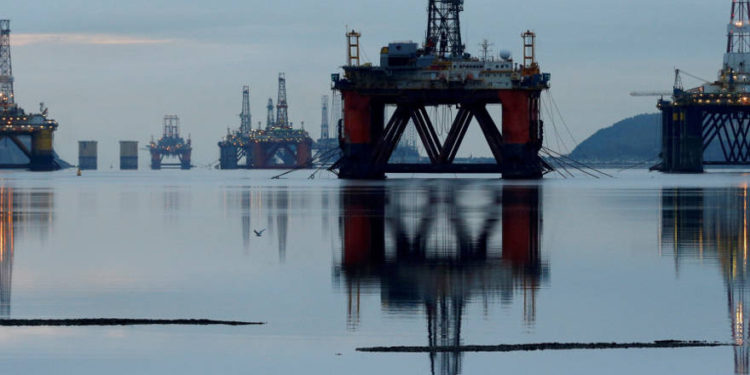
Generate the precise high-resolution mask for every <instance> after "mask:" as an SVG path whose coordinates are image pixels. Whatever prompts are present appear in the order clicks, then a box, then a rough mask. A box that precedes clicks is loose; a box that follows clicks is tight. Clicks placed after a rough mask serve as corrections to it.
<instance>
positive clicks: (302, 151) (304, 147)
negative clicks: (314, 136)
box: [297, 141, 312, 167]
mask: <svg viewBox="0 0 750 375" xmlns="http://www.w3.org/2000/svg"><path fill="white" fill-rule="evenodd" d="M297 166H298V167H310V166H312V141H304V142H300V143H297Z"/></svg>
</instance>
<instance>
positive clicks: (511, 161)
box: [332, 0, 551, 179]
mask: <svg viewBox="0 0 750 375" xmlns="http://www.w3.org/2000/svg"><path fill="white" fill-rule="evenodd" d="M461 11H463V0H429V3H428V22H427V25H428V26H427V37H426V39H425V42H424V44H423V46H422V47H420V46H418V44H417V43H414V42H396V43H390V44H388V46H386V47H383V48H382V49H381V53H380V66H372V65H370V64H364V65H362V64H360V58H359V52H360V51H359V39H360V37H361V34H360V33H358V32H356V31H354V30H352V32H350V33H348V34H347V40H348V61H347V65H346V66H344V67H343V69H344V76H343V77H341V76H340V75H338V74H334V75H333V76H332V80H333V86H334V89H336V90H338V91H339V92H340V93H341V96H342V98H343V102H344V105H343V108H344V110H343V111H344V121H343V125H342V134H341V145H342V146H341V148H342V152H343V157H342V159H341V160H340V161H339V162H338V163H337V164H336V166H337V167H338V169H339V176H340V177H341V178H353V179H381V178H384V177H385V173H399V172H402V173H419V172H424V173H502V175H503V177H504V178H540V177H541V176H542V175H543V174H544V172H545V171H546V170H549V169H551V168H550V167H549V165H547V164H546V163H545V162H544V161H543V160H542V159H541V158H540V157H539V155H538V152H539V150H540V148H541V145H542V137H543V123H542V121H541V119H540V116H539V96H540V94H541V92H542V91H543V90H546V89H548V88H549V80H550V75H549V74H547V73H542V72H541V71H540V69H539V65H538V64H537V61H536V57H535V37H536V35H535V34H534V33H533V32H531V31H527V32H525V33H523V35H522V37H523V41H524V60H523V64H516V63H514V61H513V59H512V58H511V55H510V53H508V52H503V53H501V54H500V57H499V58H498V59H495V58H490V59H478V58H473V57H471V56H470V55H469V54H468V53H466V52H465V45H464V44H463V42H462V39H461V32H460V22H459V15H460V12H461ZM490 104H501V105H502V128H501V129H499V128H498V126H497V125H496V124H495V122H494V120H493V119H492V116H491V114H490V113H489V112H488V110H487V108H486V107H487V105H490ZM429 106H455V107H457V108H458V111H457V114H456V116H455V118H454V119H453V123H452V125H451V126H450V130H449V131H448V134H447V136H446V137H445V139H444V140H441V139H440V138H439V137H438V135H437V133H436V131H435V128H434V126H433V124H432V120H431V119H430V116H429V115H428V112H427V110H426V109H425V108H426V107H429ZM387 107H390V108H393V107H395V109H394V110H393V112H392V115H391V116H390V119H388V120H387V123H386V113H387V112H388V111H389V110H388V109H387ZM473 119H476V120H477V122H478V123H479V126H480V128H481V130H482V132H483V134H484V136H485V138H486V140H487V142H488V144H489V147H490V150H491V151H492V155H493V156H494V159H495V161H496V163H495V164H454V163H453V161H454V159H455V158H456V154H457V151H458V148H459V147H460V145H461V143H462V141H463V138H464V136H465V134H466V131H467V128H468V126H469V124H470V123H471V122H472V120H473ZM410 121H411V122H412V123H413V124H414V126H415V128H416V131H417V133H418V134H419V137H420V139H421V141H422V145H423V146H424V149H425V151H426V153H427V155H428V157H429V159H430V163H429V164H407V163H398V164H395V163H389V160H390V158H391V155H392V153H393V150H394V149H395V148H396V146H397V144H398V143H399V139H400V138H401V136H402V134H403V133H404V130H405V129H406V126H407V125H408V124H409V123H410Z"/></svg>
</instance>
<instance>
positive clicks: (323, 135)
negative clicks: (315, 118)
mask: <svg viewBox="0 0 750 375" xmlns="http://www.w3.org/2000/svg"><path fill="white" fill-rule="evenodd" d="M320 102H321V111H320V112H321V115H322V118H321V120H320V139H321V140H323V139H325V140H327V139H328V95H323V97H322V98H321V101H320Z"/></svg>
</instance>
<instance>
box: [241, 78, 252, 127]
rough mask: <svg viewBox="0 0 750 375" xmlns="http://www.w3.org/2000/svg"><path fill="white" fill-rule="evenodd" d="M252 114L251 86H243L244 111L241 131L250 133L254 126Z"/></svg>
mask: <svg viewBox="0 0 750 375" xmlns="http://www.w3.org/2000/svg"><path fill="white" fill-rule="evenodd" d="M252 119H253V118H252V116H251V115H250V86H244V87H242V113H240V133H242V134H250V130H252V127H253V121H252Z"/></svg>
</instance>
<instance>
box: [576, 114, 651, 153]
mask: <svg viewBox="0 0 750 375" xmlns="http://www.w3.org/2000/svg"><path fill="white" fill-rule="evenodd" d="M659 152H661V114H660V113H649V114H642V115H638V116H635V117H631V118H628V119H625V120H622V121H620V122H618V123H616V124H614V125H612V126H610V127H608V128H604V129H601V130H599V131H597V132H596V133H594V135H592V136H591V137H589V138H588V139H586V140H585V141H583V142H581V144H579V145H578V147H576V148H575V149H574V150H573V152H571V153H570V155H569V156H570V157H571V158H573V159H576V160H583V161H591V162H605V163H610V162H622V161H646V160H656V159H657V158H658V157H659Z"/></svg>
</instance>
